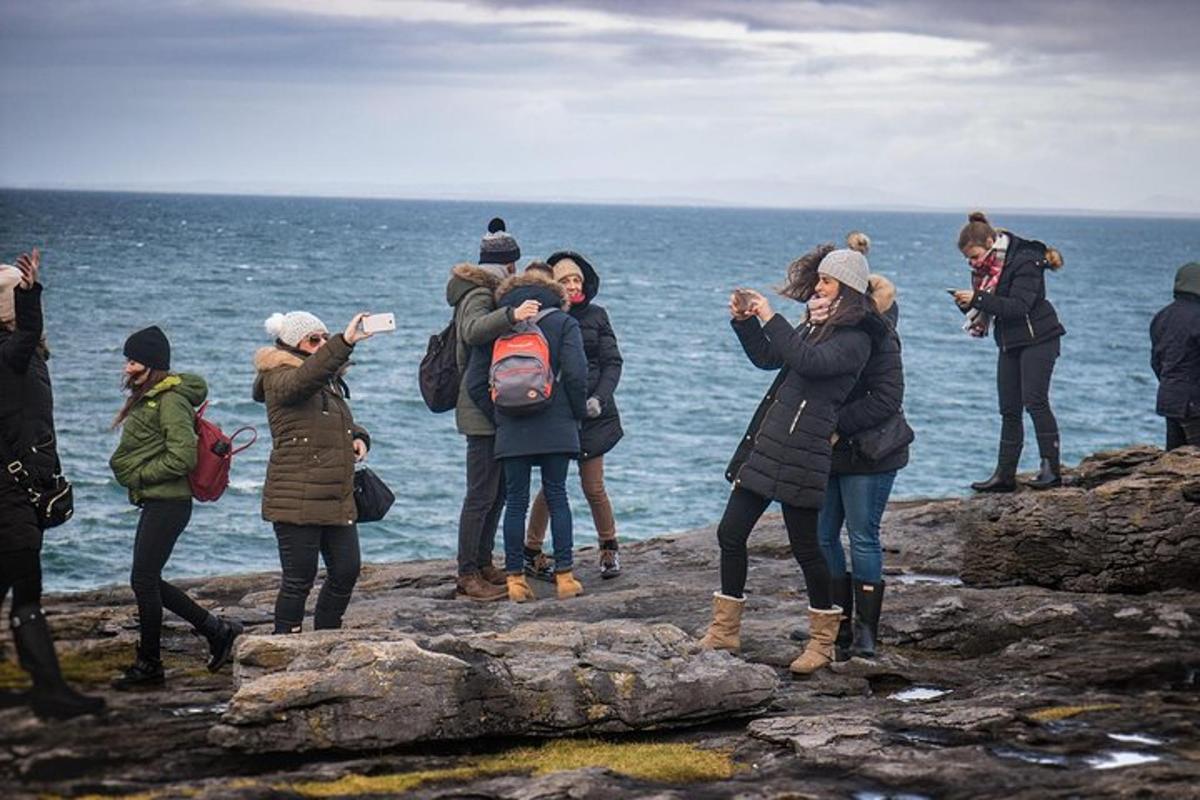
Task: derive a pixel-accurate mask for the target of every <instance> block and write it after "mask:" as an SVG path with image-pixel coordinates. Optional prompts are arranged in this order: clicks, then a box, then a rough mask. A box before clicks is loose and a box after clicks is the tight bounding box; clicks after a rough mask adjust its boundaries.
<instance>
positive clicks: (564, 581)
mask: <svg viewBox="0 0 1200 800" xmlns="http://www.w3.org/2000/svg"><path fill="white" fill-rule="evenodd" d="M554 583H555V585H556V586H558V599H559V600H566V599H567V598H568V597H578V596H579V595H581V594H583V584H582V583H580V582H579V581H577V580H575V575H574V574H573V573H572V572H571V570H567V571H566V572H556V573H554Z"/></svg>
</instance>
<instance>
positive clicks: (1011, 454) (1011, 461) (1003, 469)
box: [971, 440, 1021, 492]
mask: <svg viewBox="0 0 1200 800" xmlns="http://www.w3.org/2000/svg"><path fill="white" fill-rule="evenodd" d="M1020 461H1021V443H1020V442H1005V441H1003V440H1002V441H1001V442H1000V453H999V455H998V456H997V458H996V471H995V472H993V473H992V476H991V477H990V478H988V479H987V480H985V481H975V482H974V483H972V484H971V488H972V489H974V490H975V491H977V492H1015V491H1016V490H1017V464H1018V463H1019V462H1020Z"/></svg>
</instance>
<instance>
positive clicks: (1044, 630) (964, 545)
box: [0, 448, 1200, 800]
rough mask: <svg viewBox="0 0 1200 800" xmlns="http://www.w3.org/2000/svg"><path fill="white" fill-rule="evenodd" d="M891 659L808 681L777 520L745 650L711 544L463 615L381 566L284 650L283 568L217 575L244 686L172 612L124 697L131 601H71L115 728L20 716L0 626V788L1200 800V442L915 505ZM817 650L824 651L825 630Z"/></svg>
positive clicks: (900, 548) (657, 549)
mask: <svg viewBox="0 0 1200 800" xmlns="http://www.w3.org/2000/svg"><path fill="white" fill-rule="evenodd" d="M884 531H885V532H884V545H885V549H886V552H885V563H886V565H887V571H888V573H889V574H888V576H887V580H888V586H887V595H886V601H885V604H884V614H883V619H882V624H881V637H882V643H883V649H882V651H881V653H880V657H879V658H877V659H875V660H873V661H864V660H852V661H850V662H846V663H845V664H841V665H837V666H836V668H835V669H830V670H824V671H822V672H820V673H818V674H817V675H815V676H813V677H811V678H809V679H807V680H796V679H793V678H792V677H790V676H789V674H788V673H787V669H786V668H787V664H788V663H789V661H790V660H791V659H792V658H794V657H795V655H796V653H797V652H798V651H799V649H800V648H801V646H802V645H801V644H799V643H798V642H797V641H795V640H794V639H793V638H791V637H790V636H789V634H792V633H793V632H795V631H797V629H798V628H800V627H801V626H803V625H804V623H805V615H804V609H805V597H804V591H803V582H802V578H801V576H800V572H799V569H798V568H797V567H796V565H795V564H794V562H793V561H792V559H791V556H790V552H789V549H788V546H787V539H786V535H785V534H784V532H783V529H782V523H781V521H780V520H779V518H778V517H768V518H765V519H764V521H763V522H762V524H761V525H760V527H759V529H758V530H757V531H756V533H755V535H754V537H753V538H752V539H751V565H750V570H751V571H750V586H749V590H750V592H751V594H749V595H748V603H747V609H746V612H745V624H744V629H743V647H744V650H743V652H742V654H741V656H740V657H735V656H731V655H728V654H725V653H711V652H704V651H700V650H699V649H698V648H697V646H696V639H695V634H698V633H699V632H701V631H702V630H703V628H704V626H705V625H706V623H707V621H708V619H709V611H710V595H711V592H712V589H713V588H714V586H715V584H716V576H717V548H716V543H715V537H714V534H713V531H712V530H711V529H708V530H700V531H692V532H688V533H679V534H668V535H664V536H661V537H659V538H656V539H651V540H648V541H645V542H638V543H629V544H628V545H625V546H624V547H623V551H622V554H623V560H624V561H625V562H626V563H627V569H626V571H625V574H624V575H622V576H621V577H620V578H618V579H617V580H614V581H606V582H601V581H600V580H599V578H598V575H597V574H596V571H595V567H594V566H593V565H594V563H595V551H594V550H590V549H586V548H585V549H583V550H582V551H581V552H580V553H579V554H578V563H579V564H580V577H581V578H582V579H583V581H584V583H585V586H586V588H587V594H586V595H585V596H583V597H580V598H575V599H572V600H568V601H561V602H560V601H557V600H555V599H552V594H553V591H552V588H551V587H550V586H549V585H546V584H538V585H537V586H535V590H537V591H539V593H540V594H541V595H542V596H543V598H544V599H542V600H540V601H539V602H537V603H533V604H528V605H522V606H517V605H513V604H510V603H507V602H504V603H490V604H476V603H470V602H464V601H459V600H455V599H454V581H453V577H452V571H453V567H452V564H451V563H450V562H444V561H430V562H414V563H404V564H376V565H368V566H366V567H365V568H364V573H363V576H362V578H361V580H360V583H359V586H358V589H357V590H356V594H355V601H354V603H353V604H352V605H351V608H350V612H349V614H348V616H347V621H346V622H347V628H346V629H345V630H343V631H338V632H323V633H320V634H308V635H304V636H300V637H271V636H266V635H265V634H266V633H267V632H268V631H269V628H270V614H271V607H272V602H273V599H274V591H275V586H276V581H277V576H276V575H273V574H255V575H236V576H223V577H216V578H210V579H205V580H200V581H193V582H191V583H190V586H191V588H192V589H194V591H195V594H196V596H197V597H198V598H199V599H200V600H201V602H203V603H205V604H207V605H209V606H211V607H213V608H216V609H219V610H220V611H221V612H222V613H226V614H230V615H233V616H236V617H238V618H240V619H242V620H243V621H245V622H246V623H247V636H246V637H245V638H244V639H243V640H242V641H241V643H240V645H239V647H238V650H237V658H236V663H235V665H234V668H233V671H232V674H231V673H230V671H228V670H226V671H225V672H223V673H220V674H217V675H210V674H208V673H207V672H205V671H204V669H203V659H202V654H203V652H204V645H203V642H202V640H200V639H198V638H196V637H194V636H192V635H191V634H190V632H188V631H187V629H186V628H185V627H184V626H183V625H182V624H181V623H179V621H178V620H173V618H171V617H170V616H169V615H168V627H167V629H166V632H165V640H164V649H165V654H166V657H167V665H168V668H169V673H168V688H167V690H165V691H158V692H146V693H139V694H131V695H122V694H117V693H113V692H110V691H108V690H107V689H106V688H105V686H106V684H107V681H108V679H109V678H110V677H111V675H112V673H113V672H114V671H115V670H116V668H117V666H118V665H120V664H122V663H124V662H125V661H126V660H127V659H128V657H129V654H130V653H131V652H132V649H133V642H134V641H135V638H136V627H135V617H134V606H133V603H132V596H131V594H130V593H129V591H128V590H127V589H124V588H112V589H104V590H97V591H93V592H85V593H76V594H70V595H58V596H54V597H51V598H48V600H47V608H48V613H49V615H50V619H51V623H52V625H53V627H54V629H55V631H56V633H57V635H58V637H59V640H60V642H59V649H60V653H61V654H62V656H63V662H64V666H65V669H66V672H67V673H68V675H69V676H70V677H72V678H73V679H74V680H76V681H78V682H79V683H80V684H81V685H83V686H84V687H85V688H87V689H89V690H91V691H99V692H101V693H103V694H105V696H106V697H107V698H108V700H109V703H110V706H111V710H110V712H109V713H108V714H107V715H105V716H104V717H100V718H83V719H77V720H73V721H71V722H67V723H58V724H45V723H41V722H38V721H37V720H35V719H34V718H33V717H32V716H31V715H30V714H29V713H28V711H27V710H26V709H24V708H21V707H16V706H14V705H13V703H14V702H15V701H16V700H17V699H18V698H17V697H16V693H17V692H19V690H20V688H21V683H22V680H23V678H22V675H23V673H21V672H20V671H19V669H18V668H17V667H16V665H15V664H14V663H12V660H13V659H14V654H13V652H12V647H11V644H10V639H9V637H8V633H7V631H3V632H2V633H0V637H2V638H0V641H2V642H3V644H2V645H0V647H2V650H0V653H2V655H3V657H4V661H3V662H0V690H3V692H0V695H2V699H0V706H2V707H0V794H2V795H3V796H4V797H6V798H10V797H30V798H33V797H47V796H61V797H80V796H118V797H122V796H125V797H137V798H175V797H191V798H197V797H199V798H247V800H249V799H250V798H267V797H296V798H301V797H362V796H389V795H390V796H399V795H403V796H406V797H416V798H446V797H472V798H513V799H514V800H516V798H522V799H523V800H524V799H532V798H580V799H582V798H597V799H599V798H605V799H606V800H607V799H608V798H613V797H656V798H710V797H711V798H717V797H739V798H748V799H749V798H783V797H854V798H861V799H862V800H865V799H866V798H888V797H906V798H915V797H929V798H935V797H936V798H941V797H948V798H957V797H962V798H966V797H1011V798H1047V797H1063V798H1065V797H1166V798H1185V797H1189V798H1190V797H1195V796H1196V792H1197V789H1196V787H1197V786H1200V452H1198V451H1196V450H1195V449H1183V450H1180V451H1175V452H1173V453H1170V454H1163V453H1162V452H1161V451H1159V450H1156V449H1154V448H1131V449H1127V450H1123V451H1117V452H1114V453H1107V454H1100V455H1098V456H1095V457H1093V458H1091V459H1089V460H1087V461H1085V462H1084V463H1083V464H1082V465H1080V467H1079V469H1077V470H1075V471H1074V473H1073V475H1072V478H1071V480H1070V481H1069V485H1068V486H1066V487H1064V488H1062V489H1058V490H1053V491H1049V492H1043V493H1032V492H1024V491H1022V492H1018V493H1016V494H1014V495H1008V496H993V497H978V498H966V499H949V500H930V501H920V502H906V503H898V504H893V506H892V507H891V508H890V509H889V511H888V514H887V516H886V517H885V529H884ZM801 633H802V632H801Z"/></svg>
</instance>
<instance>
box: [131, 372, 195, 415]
mask: <svg viewBox="0 0 1200 800" xmlns="http://www.w3.org/2000/svg"><path fill="white" fill-rule="evenodd" d="M166 391H174V392H176V393H178V394H181V395H183V397H184V399H186V400H187V401H188V402H189V403H191V404H192V406H193V407H199V406H200V405H201V404H202V403H203V402H204V401H205V400H206V399H207V398H208V384H207V383H205V382H204V378H201V377H200V376H199V375H190V374H188V373H186V372H181V373H178V374H175V375H168V376H167V377H165V378H163V379H162V380H161V381H159V382H158V383H156V384H154V386H152V387H150V391H148V392H146V397H157V396H158V395H160V394H162V393H163V392H166Z"/></svg>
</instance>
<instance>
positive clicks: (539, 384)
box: [488, 308, 561, 417]
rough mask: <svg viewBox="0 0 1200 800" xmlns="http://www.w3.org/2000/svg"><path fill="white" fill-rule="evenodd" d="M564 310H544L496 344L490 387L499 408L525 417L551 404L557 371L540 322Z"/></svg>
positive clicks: (501, 410) (503, 336)
mask: <svg viewBox="0 0 1200 800" xmlns="http://www.w3.org/2000/svg"><path fill="white" fill-rule="evenodd" d="M560 310H561V309H557V308H546V309H542V310H541V311H539V312H538V313H537V314H535V315H534V316H533V317H532V318H531V319H528V320H526V321H524V322H519V323H517V327H516V328H515V329H514V330H512V331H510V332H509V333H506V334H504V335H502V336H500V337H499V338H498V339H496V341H495V342H494V343H493V344H492V366H491V370H490V371H489V373H488V386H489V391H490V393H491V397H492V404H493V405H495V406H496V410H497V411H500V412H502V413H504V414H508V415H509V416H510V417H523V416H528V415H530V414H536V413H538V412H539V411H542V410H543V409H545V408H546V407H547V406H549V405H550V400H551V397H552V395H553V393H554V370H553V369H552V368H551V366H550V343H549V342H547V341H546V336H545V334H543V333H542V329H541V328H540V327H539V326H538V323H539V322H541V321H542V320H543V319H545V318H546V317H547V316H548V315H550V314H553V313H554V312H556V311H560Z"/></svg>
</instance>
